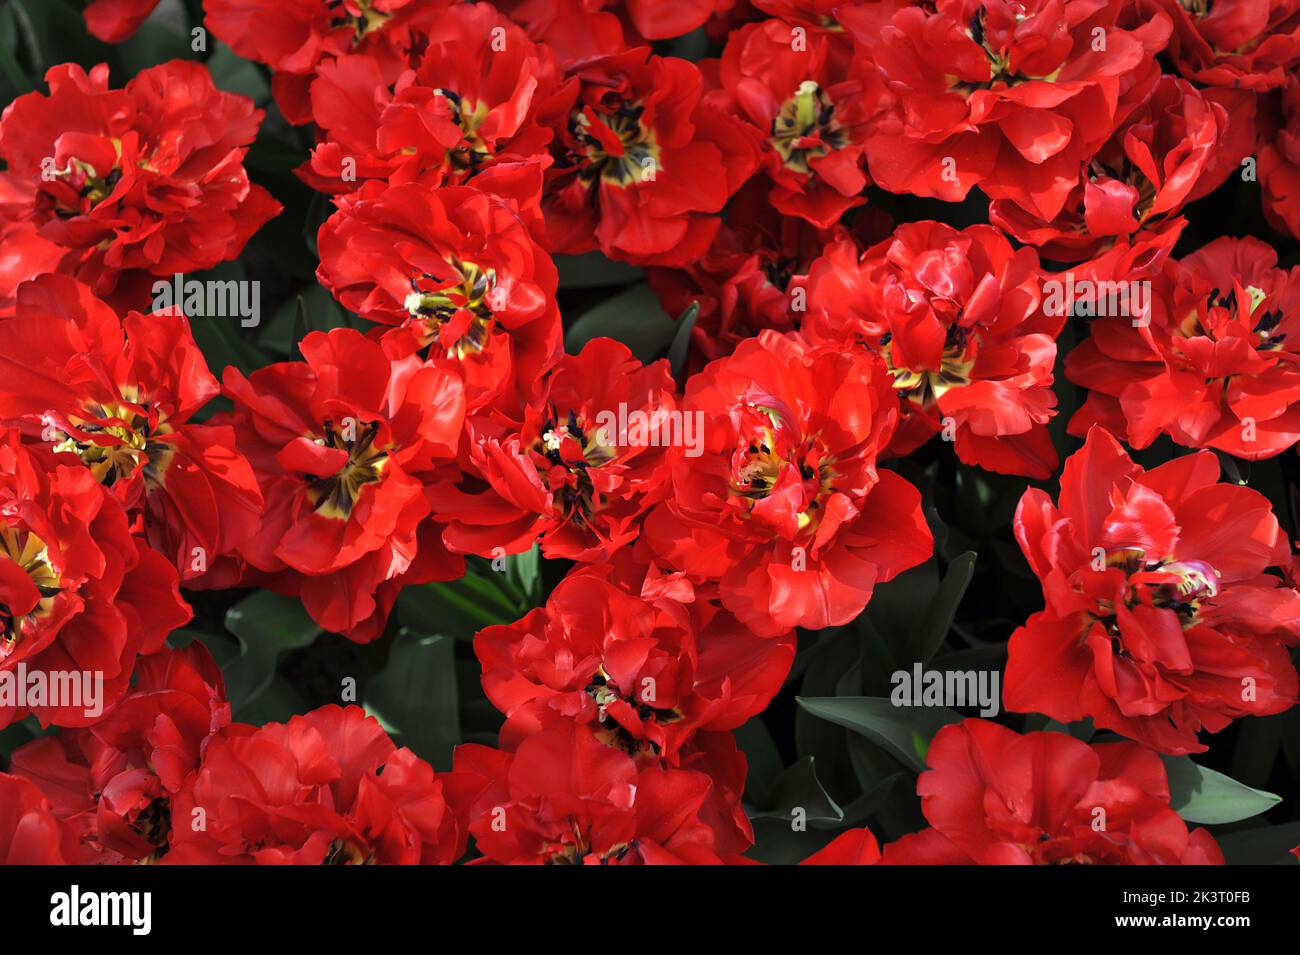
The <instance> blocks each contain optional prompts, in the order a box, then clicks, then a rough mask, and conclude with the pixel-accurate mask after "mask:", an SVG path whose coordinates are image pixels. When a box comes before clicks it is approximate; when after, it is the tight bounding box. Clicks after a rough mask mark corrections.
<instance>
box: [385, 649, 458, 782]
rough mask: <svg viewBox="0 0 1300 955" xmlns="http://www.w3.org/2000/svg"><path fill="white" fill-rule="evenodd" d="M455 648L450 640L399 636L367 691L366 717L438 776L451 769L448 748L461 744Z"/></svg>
mask: <svg viewBox="0 0 1300 955" xmlns="http://www.w3.org/2000/svg"><path fill="white" fill-rule="evenodd" d="M455 646H456V645H455V643H454V642H453V641H452V640H451V639H450V638H449V637H423V636H420V635H419V634H416V633H410V632H403V633H401V634H399V635H398V637H397V639H396V641H395V642H394V644H393V648H392V650H391V652H390V653H389V657H388V665H387V666H386V667H384V669H383V670H382V671H381V672H380V673H379V674H377V675H376V676H374V677H372V678H371V680H370V683H369V684H368V685H367V687H366V698H365V707H366V710H367V712H370V713H372V714H373V715H375V716H376V717H378V718H379V720H380V722H382V723H383V724H384V726H385V728H387V729H389V731H390V732H391V733H392V734H393V735H394V737H395V739H396V742H397V743H398V745H399V746H409V747H410V748H411V750H412V751H414V753H415V754H416V755H417V756H419V757H421V758H422V759H425V760H427V761H428V762H430V763H431V764H432V765H433V767H434V768H435V769H438V770H446V769H450V768H451V753H452V748H453V747H454V746H455V745H456V744H457V743H459V742H460V738H461V735H460V716H459V712H458V710H459V704H458V700H457V696H456V658H455Z"/></svg>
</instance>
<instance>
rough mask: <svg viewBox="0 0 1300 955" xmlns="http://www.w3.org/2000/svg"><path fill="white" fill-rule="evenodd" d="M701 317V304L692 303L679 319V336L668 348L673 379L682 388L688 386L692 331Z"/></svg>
mask: <svg viewBox="0 0 1300 955" xmlns="http://www.w3.org/2000/svg"><path fill="white" fill-rule="evenodd" d="M699 317H700V303H699V302H691V304H690V307H689V308H688V309H686V311H684V312H682V314H681V315H680V316H679V317H678V319H677V334H676V335H674V336H673V343H672V345H670V346H669V347H668V364H669V365H670V366H671V368H672V373H673V378H674V379H675V380H676V381H677V383H678V384H679V385H681V386H683V387H684V386H685V384H686V358H687V356H688V355H689V354H690V352H691V329H692V328H694V327H695V320H696V319H698V318H699Z"/></svg>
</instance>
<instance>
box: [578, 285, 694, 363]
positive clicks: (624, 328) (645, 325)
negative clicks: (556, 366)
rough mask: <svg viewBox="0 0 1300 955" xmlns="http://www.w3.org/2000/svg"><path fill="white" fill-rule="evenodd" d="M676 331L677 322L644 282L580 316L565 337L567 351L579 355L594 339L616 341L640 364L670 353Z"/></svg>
mask: <svg viewBox="0 0 1300 955" xmlns="http://www.w3.org/2000/svg"><path fill="white" fill-rule="evenodd" d="M676 332H677V323H676V322H674V321H673V320H672V319H671V318H669V317H668V316H667V314H665V312H664V310H663V309H662V308H661V307H660V305H659V299H658V297H657V296H656V295H655V293H654V291H653V290H652V289H651V288H650V286H649V285H648V284H647V283H645V282H642V283H641V284H640V285H634V286H632V287H631V288H630V289H627V290H626V291H623V292H619V293H618V294H617V295H615V296H613V297H612V298H607V299H605V301H603V302H601V303H600V304H599V305H597V306H595V307H594V308H592V309H590V310H588V311H587V312H584V313H583V314H582V315H581V316H579V317H578V320H577V321H576V322H574V323H573V326H572V327H571V328H570V329H569V331H568V333H567V334H566V335H565V336H564V349H565V351H567V352H568V353H569V354H571V355H576V354H578V352H580V351H582V347H583V346H584V345H586V344H587V342H589V341H591V340H592V339H593V338H614V339H617V340H618V341H620V342H622V343H623V344H624V345H626V346H627V347H628V348H629V349H631V351H632V354H634V355H636V357H637V358H639V359H640V360H641V361H643V362H651V361H654V360H655V359H656V358H659V357H660V356H661V355H663V354H664V352H665V351H667V349H668V346H669V345H670V344H671V343H672V340H673V335H674V334H676Z"/></svg>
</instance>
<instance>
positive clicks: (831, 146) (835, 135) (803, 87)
mask: <svg viewBox="0 0 1300 955" xmlns="http://www.w3.org/2000/svg"><path fill="white" fill-rule="evenodd" d="M769 142H771V144H772V148H773V149H775V150H776V152H777V155H779V156H780V157H781V161H782V162H783V163H785V165H786V167H787V168H789V169H792V170H794V171H795V172H800V173H805V174H806V173H809V172H811V171H812V170H811V167H810V166H809V163H810V162H811V161H812V160H814V159H820V158H821V157H822V156H825V155H826V154H827V153H829V152H831V151H832V150H835V149H839V148H840V147H841V146H843V145H844V144H845V143H847V142H848V134H847V133H846V132H845V131H844V128H843V127H842V126H841V125H840V124H839V122H838V121H837V120H836V118H835V105H834V104H833V103H832V102H831V101H830V100H829V99H828V98H827V96H826V93H825V92H824V91H823V90H822V88H821V87H819V86H818V85H817V83H816V82H815V81H813V80H804V81H803V82H802V83H800V84H799V89H798V90H796V91H795V94H794V96H792V97H790V99H788V100H786V101H785V102H784V103H782V104H781V109H780V110H779V111H778V112H777V114H776V118H775V119H773V120H772V135H771V137H770V138H769Z"/></svg>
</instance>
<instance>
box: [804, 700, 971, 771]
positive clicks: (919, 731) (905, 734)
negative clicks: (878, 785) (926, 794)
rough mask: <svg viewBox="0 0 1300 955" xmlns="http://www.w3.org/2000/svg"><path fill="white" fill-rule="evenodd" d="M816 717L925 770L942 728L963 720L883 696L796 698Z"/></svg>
mask: <svg viewBox="0 0 1300 955" xmlns="http://www.w3.org/2000/svg"><path fill="white" fill-rule="evenodd" d="M796 700H797V701H798V703H799V705H800V706H801V707H803V709H805V710H807V711H808V712H809V713H811V714H812V715H813V716H817V717H820V718H821V719H824V720H827V721H828V722H831V723H835V724H837V725H839V726H843V727H844V728H845V729H848V730H852V731H853V732H855V733H860V734H861V735H863V736H865V737H867V738H868V739H870V740H873V741H874V742H876V743H879V744H880V745H881V746H883V747H885V748H886V749H887V750H889V751H890V752H891V753H893V754H894V755H895V756H897V757H898V758H899V759H900V760H901V761H902V762H903V763H904V764H905V765H907V766H909V767H911V768H912V769H914V770H917V771H918V772H919V771H920V770H923V769H925V752H926V749H928V747H929V745H930V740H931V738H932V737H933V736H934V734H935V733H937V732H938V731H939V729H940V728H941V727H944V726H947V725H948V724H949V723H958V722H960V721H961V719H962V717H961V714H959V713H957V712H956V711H955V710H950V709H948V708H947V707H937V706H932V707H901V706H895V705H894V704H893V703H891V702H890V701H889V700H888V699H885V698H883V697H870V696H845V697H834V696H832V697H796Z"/></svg>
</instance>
